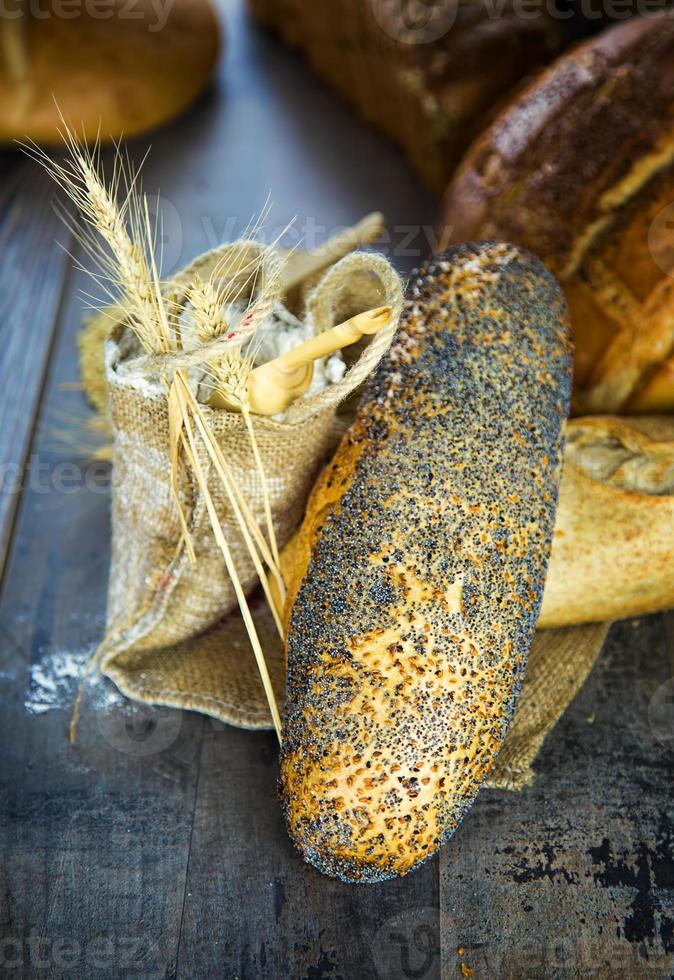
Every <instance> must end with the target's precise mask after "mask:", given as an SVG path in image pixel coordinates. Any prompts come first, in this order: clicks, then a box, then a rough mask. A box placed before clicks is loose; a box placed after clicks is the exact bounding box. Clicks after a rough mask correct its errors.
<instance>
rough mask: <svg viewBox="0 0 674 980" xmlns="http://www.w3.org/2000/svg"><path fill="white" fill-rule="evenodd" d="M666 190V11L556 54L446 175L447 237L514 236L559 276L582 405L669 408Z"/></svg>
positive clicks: (673, 144)
mask: <svg viewBox="0 0 674 980" xmlns="http://www.w3.org/2000/svg"><path fill="white" fill-rule="evenodd" d="M673 200H674V15H673V14H672V13H671V12H667V13H662V14H658V15H655V16H653V17H647V18H637V19H635V20H631V21H628V22H626V23H623V24H621V25H619V26H616V27H613V28H611V29H610V30H608V31H606V32H604V33H603V34H601V35H600V36H598V37H596V38H594V39H592V40H590V41H588V42H586V43H584V44H582V45H580V46H579V47H577V48H576V49H574V50H573V51H571V52H569V53H567V54H566V55H564V56H563V57H561V58H560V59H559V60H558V61H557V62H555V63H554V65H553V66H552V67H550V68H549V69H547V70H546V71H545V72H544V73H543V74H542V75H541V77H540V78H539V79H537V80H536V81H535V82H533V83H532V84H531V85H530V86H529V87H528V88H527V89H526V90H525V91H524V92H523V93H522V94H521V95H519V97H517V98H516V99H515V100H514V101H513V102H512V103H511V104H510V105H509V106H508V107H507V108H506V109H504V110H503V111H502V112H501V114H500V115H499V116H498V117H497V118H496V120H495V121H494V122H493V124H492V125H491V127H490V128H489V129H488V130H487V131H486V132H485V133H484V134H483V135H482V136H481V137H480V138H479V139H478V140H477V142H476V143H475V144H474V145H473V147H472V148H471V149H470V150H469V152H468V154H467V156H466V158H465V160H464V162H463V163H462V165H461V167H460V169H459V171H458V172H457V174H456V176H455V178H454V180H453V181H452V183H451V184H450V187H449V190H448V192H447V196H446V200H445V213H444V222H445V226H446V230H447V234H446V235H445V241H463V240H465V239H466V238H475V237H485V238H495V239H503V240H504V241H513V242H516V243H518V244H520V245H523V246H525V247H527V248H529V249H531V251H532V252H534V253H535V254H536V255H538V256H540V258H542V259H543V261H544V262H545V263H546V265H547V266H548V268H549V269H550V270H551V271H552V272H553V273H554V274H555V275H556V276H557V277H558V279H559V280H560V282H561V283H562V285H563V287H564V290H565V293H566V296H567V300H568V302H569V307H570V311H571V322H572V328H573V334H574V342H575V347H576V356H575V379H574V380H575V385H574V387H575V394H574V405H575V409H576V410H577V411H578V412H581V413H582V412H616V411H621V410H623V409H627V410H634V411H640V412H641V411H644V412H649V411H650V412H652V411H663V410H673V409H674V386H673V385H672V383H671V382H672V378H673V377H674V361H670V363H669V365H668V366H664V367H661V366H662V365H663V362H667V361H668V359H669V358H671V357H672V355H673V354H674V278H672V273H673V272H674V250H673V249H672V247H671V243H672V232H671V227H670V225H671V220H672V219H673V218H674V208H671V207H670V208H669V211H670V212H672V213H669V212H666V211H665V210H664V209H666V208H667V207H668V206H670V205H671V203H672V201H673ZM663 372H664V373H663Z"/></svg>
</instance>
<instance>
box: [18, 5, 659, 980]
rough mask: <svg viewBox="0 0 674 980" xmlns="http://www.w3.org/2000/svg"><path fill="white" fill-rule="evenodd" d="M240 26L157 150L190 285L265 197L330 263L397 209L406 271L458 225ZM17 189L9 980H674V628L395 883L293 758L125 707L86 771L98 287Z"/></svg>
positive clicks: (100, 552)
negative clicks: (352, 230)
mask: <svg viewBox="0 0 674 980" xmlns="http://www.w3.org/2000/svg"><path fill="white" fill-rule="evenodd" d="M222 6H223V14H224V16H225V18H226V25H227V33H228V50H227V54H226V57H225V58H224V60H223V62H222V66H221V70H220V75H219V79H218V82H217V85H216V88H215V91H214V92H213V93H212V94H211V95H210V96H209V97H208V98H207V99H206V100H205V101H204V102H203V103H202V104H201V105H200V106H199V107H198V108H197V109H196V111H194V112H193V113H192V114H191V115H189V116H188V117H187V118H185V119H183V120H181V121H179V122H177V123H176V124H174V125H172V126H170V127H168V128H166V129H165V130H163V131H162V132H161V133H159V134H156V135H154V136H153V137H152V138H151V142H152V152H151V155H150V158H149V161H148V163H147V166H146V169H145V185H146V188H147V189H148V190H150V191H153V192H154V191H156V190H157V191H161V194H162V197H163V199H164V200H165V202H166V205H165V207H166V211H165V215H166V229H165V252H166V264H167V267H168V268H167V271H170V269H171V268H172V267H175V266H178V265H180V264H182V263H184V262H186V261H187V260H188V259H190V258H191V257H192V256H194V255H196V254H197V253H199V252H202V251H204V250H206V249H207V248H209V247H212V246H213V245H215V244H216V243H217V242H218V241H220V240H221V239H223V238H231V237H234V236H235V235H236V234H237V232H240V231H241V230H242V229H243V227H244V225H245V223H246V221H247V220H248V218H249V217H250V216H251V214H252V213H253V212H255V211H259V209H260V208H261V207H262V205H263V204H264V201H265V198H266V195H267V192H268V190H271V191H272V193H273V199H274V208H273V211H272V215H271V219H270V227H281V226H282V225H283V224H285V222H286V221H287V220H288V219H289V218H291V217H292V216H293V215H295V214H297V215H298V216H299V222H298V224H299V228H300V229H301V230H302V231H303V232H304V233H305V234H306V237H307V241H308V243H309V244H311V240H312V236H315V239H316V240H317V241H320V240H323V239H324V238H325V237H327V235H328V234H329V233H330V232H331V231H333V230H334V229H335V228H336V227H338V226H341V225H344V224H347V223H351V222H353V221H355V220H357V219H358V218H360V217H361V216H362V215H364V214H365V213H366V212H368V211H370V210H373V209H381V210H382V211H384V213H385V214H386V216H387V218H388V222H389V227H390V228H391V229H392V242H391V246H390V251H391V254H392V255H393V257H394V260H395V262H396V263H397V265H398V266H399V267H400V268H401V269H402V270H403V271H407V270H409V269H411V268H412V266H413V265H414V264H415V263H417V262H418V261H419V260H420V259H421V258H422V257H423V256H424V255H425V254H426V253H427V252H428V251H429V250H430V247H431V246H432V237H431V236H432V226H433V222H434V220H435V219H436V214H437V204H436V202H435V201H434V200H432V199H431V197H430V196H429V195H428V194H427V193H425V192H424V191H423V190H422V189H421V188H420V186H419V185H418V183H417V180H416V178H415V176H414V175H413V174H412V173H411V171H410V170H409V169H408V167H407V165H406V164H405V162H404V161H403V160H402V159H401V158H400V157H399V155H398V153H397V152H396V150H395V149H394V148H392V147H390V146H389V145H388V144H386V143H385V142H384V141H383V140H381V139H380V138H379V137H378V136H377V135H376V134H374V133H371V132H370V131H368V130H367V129H366V128H365V127H364V126H362V125H361V124H360V123H359V122H358V121H357V120H356V119H355V118H354V117H353V116H352V115H351V113H350V112H349V110H348V109H347V108H345V107H343V106H342V105H341V104H339V103H338V102H337V100H336V99H335V98H334V97H333V96H332V95H331V94H330V93H329V92H328V91H326V90H325V89H324V88H323V87H322V86H321V84H320V83H318V82H316V81H315V80H314V79H313V77H312V76H311V75H310V73H309V72H308V70H306V69H305V67H304V65H303V64H302V63H301V62H299V61H298V60H296V59H295V58H294V57H293V55H292V54H290V53H289V52H287V51H285V50H283V49H282V48H281V47H280V46H278V45H277V44H276V42H275V41H274V40H273V39H271V38H269V37H267V36H266V35H264V34H262V33H259V32H257V31H256V30H255V29H253V28H251V27H250V26H249V25H247V24H246V23H245V19H244V16H243V13H242V10H241V8H240V4H239V3H238V2H235V0H231V2H223V4H222ZM144 148H145V144H144V143H143V146H138V147H136V148H135V149H134V153H137V154H138V155H140V153H141V152H142V150H144ZM0 166H1V167H2V175H3V179H2V183H1V185H0V303H1V304H2V311H1V316H0V337H1V338H2V343H1V344H0V357H1V358H2V360H1V361H0V365H1V368H0V467H1V469H0V477H1V479H2V492H1V493H0V555H1V556H2V564H3V565H4V575H3V578H2V592H1V596H0V630H1V632H0V637H1V646H0V690H1V691H2V696H1V705H0V730H1V733H0V807H1V812H2V816H1V821H2V824H1V842H2V868H1V871H0V936H1V937H2V944H1V945H0V976H17V977H18V976H31V977H32V976H39V977H42V976H50V977H65V978H79V977H86V978H88V977H127V976H130V977H147V978H150V977H180V978H189V980H202V978H211V977H213V978H235V977H236V978H245V980H249V978H258V977H260V978H270V980H276V978H286V977H288V978H303V980H342V978H343V980H356V978H357V980H361V978H369V977H373V978H376V977H381V978H385V980H391V978H406V977H414V978H438V977H443V978H450V977H455V976H458V977H461V976H462V975H466V976H469V975H472V974H470V973H469V972H467V971H469V970H473V971H474V975H475V976H476V977H526V978H529V977H531V978H538V977H541V978H548V977H551V978H573V977H606V978H609V977H610V978H613V977H629V978H632V977H635V978H637V977H666V976H669V974H670V971H671V967H672V959H673V954H674V909H673V889H674V880H673V878H674V871H673V865H672V855H671V845H672V822H671V818H672V803H671V785H672V784H671V780H672V759H673V755H672V750H673V748H674V726H673V719H674V683H673V682H672V675H673V674H674V669H673V668H674V616H672V615H664V616H654V617H650V618H648V619H643V620H641V621H639V622H627V623H621V624H618V625H616V626H615V627H614V628H613V629H612V631H611V633H610V637H609V640H608V642H607V644H606V648H605V650H604V652H603V654H602V656H601V659H600V662H599V663H598V665H597V667H596V669H595V671H594V673H593V674H592V676H591V678H590V680H589V682H588V683H587V685H586V686H585V688H584V690H583V691H582V693H581V694H580V696H579V697H578V698H577V699H576V701H575V703H574V704H573V705H572V707H571V708H570V710H569V711H568V712H567V714H566V716H565V717H564V719H563V721H562V723H561V724H560V725H559V726H558V728H557V729H556V730H555V732H554V733H553V734H552V735H551V736H550V738H549V739H548V742H547V744H546V746H545V748H544V751H543V753H542V755H541V757H540V759H539V761H538V763H537V771H538V775H537V779H536V782H535V785H534V786H533V787H532V788H530V789H527V790H525V791H524V792H522V793H521V794H517V795H513V794H509V793H506V792H495V791H485V792H483V793H482V795H481V797H480V798H479V800H478V802H477V804H476V806H475V807H474V808H473V810H472V812H471V813H470V814H469V816H468V817H467V819H466V821H465V822H464V824H463V825H462V827H461V828H460V830H459V832H458V833H457V835H456V838H455V839H454V840H453V841H452V842H451V843H450V844H449V845H448V846H447V847H446V848H445V850H444V852H443V853H442V855H441V856H440V858H439V859H437V858H436V859H435V860H433V861H431V862H430V863H429V864H427V865H426V866H425V867H423V868H422V869H421V870H420V871H418V872H416V873H415V874H413V875H411V876H410V877H409V878H407V879H405V880H400V881H393V882H389V883H387V884H384V885H380V886H359V887H354V886H349V885H344V884H341V883H339V882H336V881H332V880H330V879H327V878H324V877H321V876H320V875H319V874H318V873H317V872H316V871H314V870H312V869H310V868H308V867H306V866H304V865H303V864H302V862H301V860H300V859H299V857H298V856H297V855H296V854H295V853H294V852H293V850H292V848H291V845H290V843H289V841H288V838H287V836H286V833H285V830H284V827H283V825H282V821H281V816H280V811H279V807H278V804H277V800H276V775H277V762H276V744H275V739H274V736H273V735H272V734H259V733H258V734H253V733H246V732H242V731H236V730H233V729H231V728H226V727H224V726H222V725H220V724H216V723H214V722H212V721H211V720H210V719H207V718H204V717H200V716H198V715H196V714H190V713H184V714H182V715H181V714H180V713H179V712H171V711H167V710H162V711H157V712H154V713H152V712H150V713H148V712H147V711H146V710H145V711H143V710H140V709H138V708H136V707H134V706H132V705H130V704H126V705H125V704H123V703H117V704H116V705H113V707H112V708H108V709H106V713H105V714H104V716H101V713H100V712H97V711H96V704H95V699H92V697H90V696H89V695H87V697H85V701H84V706H83V713H82V718H81V722H80V729H79V738H78V743H77V745H76V746H75V747H74V748H73V747H70V746H69V745H68V743H67V737H66V736H67V726H68V720H69V713H70V705H69V704H64V705H61V707H59V708H54V709H52V710H49V711H45V712H43V713H41V714H35V713H31V712H30V711H27V710H26V707H25V704H24V702H25V701H26V698H27V696H28V695H29V688H30V684H31V670H32V669H35V665H36V664H38V665H39V664H40V662H41V661H45V662H48V660H49V658H50V657H53V656H54V655H55V654H57V653H60V652H64V651H65V652H68V651H71V652H77V653H78V654H79V655H81V656H84V655H86V653H87V652H89V651H92V650H93V649H94V648H95V645H96V642H97V640H98V639H99V637H100V635H101V631H102V627H103V618H104V608H105V588H106V579H107V572H108V554H109V496H108V493H107V490H106V489H105V486H102V487H101V486H95V485H94V483H95V482H96V481H98V480H99V478H100V477H101V472H100V471H96V473H95V474H94V480H93V482H92V480H91V479H88V478H87V474H89V476H91V471H90V464H89V462H88V451H89V447H90V445H91V436H90V434H89V433H88V432H87V430H86V427H85V422H86V419H87V416H88V409H87V407H86V405H85V403H84V399H83V397H82V394H81V393H80V392H79V391H77V390H76V389H74V388H73V386H72V382H74V381H76V379H77V376H78V372H77V364H76V335H77V331H78V329H79V326H80V321H81V314H82V306H83V301H82V299H81V297H80V296H79V294H78V293H79V290H81V289H83V288H84V289H88V288H90V287H89V285H88V284H87V282H86V280H85V279H84V278H83V277H82V276H81V275H80V274H79V273H75V272H74V271H73V268H72V262H71V260H70V258H69V257H68V256H67V255H66V254H65V252H63V251H62V250H61V249H60V248H58V247H57V246H56V245H55V244H54V240H55V238H57V239H59V240H60V241H62V242H64V243H65V244H66V245H67V246H68V247H72V243H70V242H69V241H68V235H67V233H66V232H65V230H64V229H63V228H62V227H61V226H60V225H59V223H58V221H57V219H56V218H55V217H54V214H53V212H52V192H53V189H52V187H51V186H50V185H49V184H48V182H47V181H46V179H44V177H43V176H42V175H41V174H40V173H39V172H38V171H37V169H36V167H35V166H33V165H32V164H31V163H30V162H28V161H27V160H26V159H24V158H22V157H21V155H20V154H19V153H16V152H6V153H4V154H3V155H2V157H1V158H0ZM73 461H74V462H76V463H77V464H78V468H77V469H76V470H74V471H72V472H70V471H66V472H65V475H64V471H63V464H64V463H69V462H73ZM102 476H103V483H105V473H104V472H103V474H102ZM99 482H100V481H99ZM66 491H67V492H66ZM75 686H76V681H73V683H72V685H71V690H70V695H71V696H74V693H75ZM97 689H99V690H100V688H99V687H98V688H97ZM110 712H112V715H113V716H112V717H110Z"/></svg>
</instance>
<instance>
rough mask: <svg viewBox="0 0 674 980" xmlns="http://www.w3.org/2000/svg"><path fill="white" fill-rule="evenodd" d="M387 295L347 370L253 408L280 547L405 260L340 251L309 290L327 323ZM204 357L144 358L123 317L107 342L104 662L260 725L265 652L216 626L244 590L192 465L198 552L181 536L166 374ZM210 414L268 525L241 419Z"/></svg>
mask: <svg viewBox="0 0 674 980" xmlns="http://www.w3.org/2000/svg"><path fill="white" fill-rule="evenodd" d="M233 247H234V248H236V247H239V248H241V249H251V248H255V247H257V246H254V245H252V244H251V243H240V244H239V245H238V246H226V247H225V248H226V249H229V250H230V251H231V249H232V248H233ZM222 251H223V250H217V251H216V252H213V253H209V254H208V255H207V256H205V257H202V258H201V259H199V260H198V261H197V262H196V263H194V264H193V265H192V266H191V267H190V268H189V269H187V270H185V272H184V273H182V274H181V275H180V276H179V277H177V279H176V281H175V283H173V284H172V286H171V288H172V289H175V290H176V291H178V292H179V291H180V288H182V287H184V285H185V284H186V283H187V282H188V281H189V280H191V279H192V278H193V276H194V274H195V273H196V272H199V273H200V274H201V275H202V276H204V275H208V274H209V273H210V271H211V270H212V269H213V268H214V267H215V266H216V264H217V263H220V264H222V263H221V259H222ZM384 304H388V305H390V306H391V307H392V309H393V316H392V319H391V323H390V324H389V325H388V326H387V327H385V328H384V329H383V330H380V331H379V332H378V333H377V334H376V335H375V336H374V337H373V338H372V340H371V341H370V342H369V343H368V344H367V346H366V347H365V348H364V350H363V352H362V353H361V355H360V357H359V358H358V360H357V361H356V363H355V364H354V365H353V366H352V367H351V368H350V369H349V370H348V371H347V373H346V375H345V377H344V378H343V379H342V381H340V382H337V383H335V384H332V385H329V386H328V387H327V388H325V389H323V390H322V391H320V392H318V393H317V394H314V395H311V396H306V397H304V398H302V399H299V400H298V401H296V402H295V403H294V404H293V405H292V406H291V407H290V408H289V409H288V411H287V412H286V413H285V416H284V418H283V421H278V420H276V419H273V418H264V417H260V416H256V417H255V431H256V437H257V442H258V446H259V450H260V455H261V457H262V460H263V463H264V469H265V473H266V477H267V480H266V483H267V488H268V492H269V496H270V500H271V510H272V515H273V519H274V528H275V531H276V535H277V540H278V544H279V547H283V545H284V544H285V542H286V541H287V540H288V538H289V536H290V534H291V533H292V531H293V530H294V528H295V527H296V525H297V523H298V522H299V520H300V518H301V516H302V513H303V509H304V504H305V501H306V497H307V495H308V492H309V490H310V488H311V485H312V483H313V480H314V478H315V476H316V471H317V468H318V467H319V466H320V464H321V462H322V461H323V460H324V458H325V456H326V454H327V452H328V451H329V449H330V447H331V446H332V445H333V444H334V441H335V439H336V436H337V435H338V434H339V422H338V419H337V409H338V407H339V405H340V403H341V402H342V401H343V399H345V398H346V397H347V396H348V395H349V394H350V393H351V392H353V391H354V390H355V389H356V388H357V386H358V385H359V384H360V383H361V382H362V381H364V380H365V378H366V377H367V375H368V374H369V373H370V371H371V370H372V368H373V367H374V366H375V365H376V364H377V362H378V361H379V359H380V358H381V356H382V355H383V354H384V352H385V350H386V349H387V347H388V345H389V344H390V341H391V338H392V336H393V333H394V331H395V328H396V326H397V323H398V319H399V316H400V312H401V309H402V286H401V283H400V280H399V278H398V276H397V275H396V273H395V272H394V271H393V268H392V267H391V266H390V264H389V263H388V261H387V260H386V259H385V258H383V257H382V256H380V255H375V254H371V253H365V252H356V253H353V254H351V255H349V256H347V257H346V258H344V259H342V260H341V261H340V262H338V263H337V264H336V265H335V266H333V267H332V268H331V269H330V271H329V272H328V273H326V274H325V275H324V276H323V278H322V279H321V281H320V282H319V284H318V285H317V287H316V288H315V289H314V291H313V292H312V293H311V294H310V296H309V297H308V300H307V310H306V318H307V319H308V320H309V321H310V322H311V323H312V324H313V327H314V330H315V332H319V331H322V330H326V329H329V328H330V327H332V326H334V325H335V324H336V323H339V322H341V321H343V320H345V319H347V318H348V317H349V316H351V315H353V314H355V313H357V312H361V311H363V310H365V309H368V308H371V307H376V306H381V305H384ZM198 359H199V355H198V353H190V354H181V355H176V356H165V357H161V358H151V357H148V356H144V355H142V354H141V352H140V351H139V350H138V345H137V342H136V340H135V338H134V336H133V334H132V333H131V331H130V330H129V329H128V328H126V327H125V325H124V324H118V325H116V326H115V327H113V329H112V331H111V334H110V337H109V339H108V341H107V343H106V351H105V365H106V381H107V387H108V397H109V406H110V415H111V420H112V426H113V431H114V450H113V487H112V561H111V570H110V583H109V592H108V617H107V626H106V635H105V638H104V640H103V642H102V645H101V647H100V649H99V653H98V657H99V661H100V666H101V669H102V671H103V673H104V674H106V675H107V676H108V677H110V678H111V679H112V680H113V681H114V682H115V683H116V684H117V686H118V687H119V688H120V690H121V691H122V692H123V693H124V694H126V695H128V696H129V697H132V698H135V699H137V700H141V701H146V702H150V703H154V704H167V705H173V706H176V707H185V708H193V709H196V710H200V711H205V712H208V713H209V714H214V715H216V716H217V717H218V718H221V719H222V720H223V721H227V722H231V723H233V724H239V725H244V726H251V727H258V726H261V725H265V724H267V723H268V720H269V718H268V713H267V707H266V701H265V700H264V696H262V701H258V693H260V694H261V693H262V691H261V688H259V689H258V678H257V669H256V666H255V661H254V658H253V654H252V652H251V651H249V650H246V651H245V652H243V651H241V650H233V649H232V647H231V646H230V645H229V644H228V642H227V639H226V634H225V633H222V631H221V628H220V629H219V628H218V624H221V623H222V620H223V617H224V616H226V615H227V614H228V613H229V612H230V611H231V610H232V609H233V608H234V607H235V605H236V599H235V594H234V588H233V585H232V583H231V581H230V579H229V576H228V574H227V571H226V568H225V564H224V561H223V558H222V554H221V552H220V549H219V548H218V546H217V544H216V543H215V541H214V538H213V534H212V531H211V526H210V521H209V519H208V515H207V511H206V506H205V501H204V498H203V495H202V494H201V493H200V491H199V489H198V485H197V481H196V479H195V477H194V474H193V473H192V472H191V470H190V469H189V467H187V466H184V467H181V469H180V494H181V502H182V506H183V511H184V513H186V514H187V515H188V522H189V530H190V536H191V540H192V543H193V547H194V552H195V555H196V562H195V563H191V562H190V559H189V556H188V554H187V553H186V550H185V549H184V547H182V546H181V528H180V521H179V514H178V510H177V507H176V504H175V499H174V495H173V492H172V487H171V458H170V444H169V416H168V405H167V397H166V378H167V376H168V377H170V376H171V373H172V372H173V371H175V370H177V369H183V368H185V367H187V366H189V365H191V364H194V363H196V362H198ZM203 411H204V415H205V416H206V417H207V419H208V422H209V425H210V428H211V430H212V432H213V433H214V435H215V436H216V438H217V441H218V443H219V445H220V447H221V449H222V452H223V454H224V455H225V457H226V459H227V461H228V463H229V465H230V467H231V469H232V470H233V472H234V475H235V478H236V481H237V484H238V486H239V488H240V490H241V491H242V493H243V496H244V497H245V499H246V501H247V503H248V505H249V507H250V509H251V511H252V512H253V514H254V516H255V517H256V519H257V520H258V523H259V524H260V526H264V505H263V499H264V498H263V487H262V480H261V478H260V475H259V471H258V470H257V468H256V466H255V461H254V457H253V451H252V447H251V443H250V438H249V435H248V433H247V431H246V428H245V423H244V421H243V418H242V416H241V415H240V414H239V413H236V412H228V411H224V410H216V409H211V408H209V407H207V406H204V408H203ZM200 460H201V464H202V467H203V468H204V470H205V471H206V472H207V474H208V485H209V489H210V492H211V495H212V497H213V500H214V502H215V505H216V509H217V512H218V515H219V517H220V521H221V524H222V527H223V529H224V531H225V536H226V538H227V541H228V544H229V546H230V548H231V550H232V553H233V556H234V559H235V562H236V567H237V570H238V572H239V575H240V578H241V581H242V584H243V585H244V588H245V589H246V590H247V591H248V590H250V589H252V588H253V587H254V585H255V583H256V575H255V569H254V567H253V563H252V561H251V559H250V556H249V554H248V551H247V549H246V547H245V544H244V542H243V539H242V537H241V533H240V530H239V526H238V524H237V522H236V519H235V517H234V515H233V513H232V512H231V508H230V506H229V503H228V501H227V498H226V494H225V492H224V490H223V487H222V484H221V482H220V480H219V478H218V477H217V475H216V474H215V473H213V472H212V470H211V467H210V461H209V458H208V455H207V453H206V450H205V448H202V452H201V454H200ZM249 668H250V674H248V669H249Z"/></svg>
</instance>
